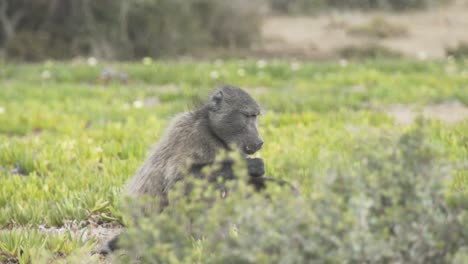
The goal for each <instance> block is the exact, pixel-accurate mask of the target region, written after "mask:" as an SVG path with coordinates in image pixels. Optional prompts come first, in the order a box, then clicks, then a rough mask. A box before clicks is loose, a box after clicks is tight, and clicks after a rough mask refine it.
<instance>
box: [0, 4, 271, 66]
mask: <svg viewBox="0 0 468 264" xmlns="http://www.w3.org/2000/svg"><path fill="white" fill-rule="evenodd" d="M262 2H263V1H262V0H253V1H252V0H250V1H249V0H234V1H217V0H190V1H186V0H101V1H90V0H61V1H26V0H2V1H0V52H1V51H3V53H4V54H6V55H7V56H8V57H13V58H17V59H22V60H42V59H45V58H55V59H64V58H70V57H74V56H83V55H84V56H89V55H92V56H98V57H100V58H106V59H131V58H141V57H144V56H151V57H163V56H171V55H184V54H187V53H190V54H197V52H206V51H208V50H210V49H212V48H224V49H237V48H245V47H249V45H251V43H252V42H253V41H254V40H255V38H256V37H257V36H258V33H259V28H260V24H259V23H260V21H261V14H260V13H261V10H262V8H261V3H262Z"/></svg>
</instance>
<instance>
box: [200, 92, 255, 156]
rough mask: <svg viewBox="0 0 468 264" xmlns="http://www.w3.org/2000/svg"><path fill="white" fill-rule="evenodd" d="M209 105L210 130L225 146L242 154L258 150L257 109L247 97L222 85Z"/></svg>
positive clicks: (252, 100) (248, 96)
mask: <svg viewBox="0 0 468 264" xmlns="http://www.w3.org/2000/svg"><path fill="white" fill-rule="evenodd" d="M209 106H210V107H209V109H210V112H209V122H210V126H211V129H212V130H213V132H214V133H215V134H216V135H217V136H218V137H220V138H221V139H222V140H223V141H224V142H225V143H226V144H228V145H235V146H237V147H239V148H240V149H241V151H243V152H244V153H246V154H253V153H255V152H257V151H258V150H260V148H261V147H262V145H263V140H262V138H261V137H260V134H259V133H258V127H257V125H258V123H257V116H258V115H259V114H260V106H259V105H258V104H257V102H255V100H254V99H253V98H252V97H251V96H250V95H249V94H247V93H246V92H244V91H242V90H241V89H239V88H236V87H229V86H226V87H223V88H222V89H220V90H218V91H217V92H215V94H214V95H213V96H212V97H211V99H210V103H209Z"/></svg>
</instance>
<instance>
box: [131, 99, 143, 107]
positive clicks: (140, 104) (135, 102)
mask: <svg viewBox="0 0 468 264" xmlns="http://www.w3.org/2000/svg"><path fill="white" fill-rule="evenodd" d="M133 107H135V108H142V107H143V102H142V101H140V100H136V101H134V102H133Z"/></svg>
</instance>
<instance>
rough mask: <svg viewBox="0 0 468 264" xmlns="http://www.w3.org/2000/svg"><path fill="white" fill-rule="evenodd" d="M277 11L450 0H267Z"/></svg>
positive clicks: (418, 4) (413, 5)
mask: <svg viewBox="0 0 468 264" xmlns="http://www.w3.org/2000/svg"><path fill="white" fill-rule="evenodd" d="M269 1H270V6H271V9H272V10H273V11H275V12H278V13H283V14H284V13H288V14H291V13H292V14H294V13H299V14H307V13H314V12H318V11H323V10H327V9H360V10H372V9H384V10H394V11H401V10H411V9H418V8H427V7H430V6H435V5H441V4H447V3H449V2H450V1H451V0H269Z"/></svg>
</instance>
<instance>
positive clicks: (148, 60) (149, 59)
mask: <svg viewBox="0 0 468 264" xmlns="http://www.w3.org/2000/svg"><path fill="white" fill-rule="evenodd" d="M142 62H143V65H146V66H148V65H151V64H152V63H153V59H151V58H150V57H144V58H143V60H142Z"/></svg>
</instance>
